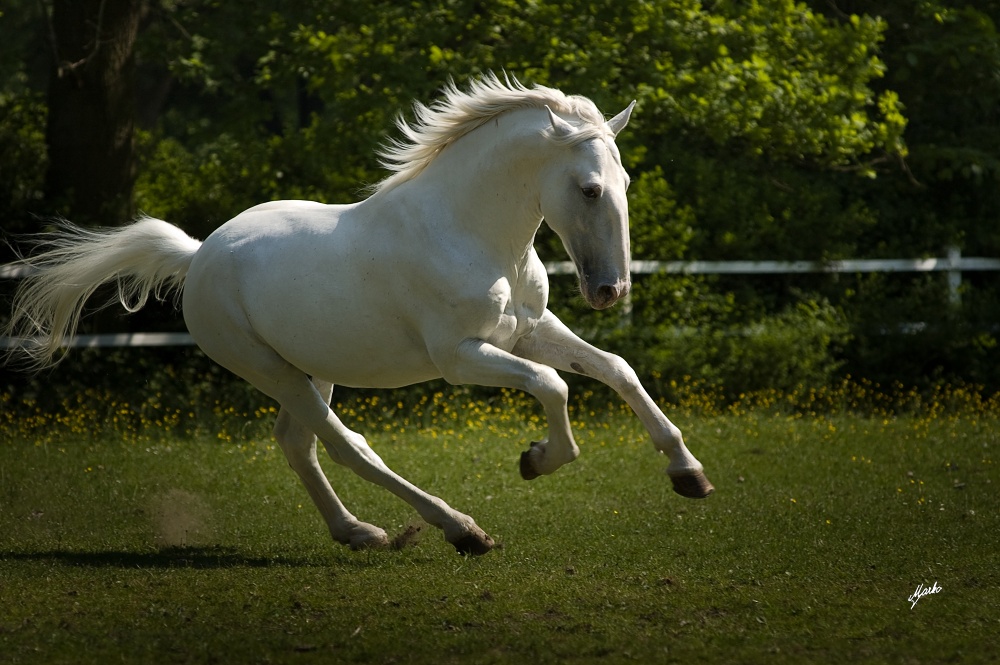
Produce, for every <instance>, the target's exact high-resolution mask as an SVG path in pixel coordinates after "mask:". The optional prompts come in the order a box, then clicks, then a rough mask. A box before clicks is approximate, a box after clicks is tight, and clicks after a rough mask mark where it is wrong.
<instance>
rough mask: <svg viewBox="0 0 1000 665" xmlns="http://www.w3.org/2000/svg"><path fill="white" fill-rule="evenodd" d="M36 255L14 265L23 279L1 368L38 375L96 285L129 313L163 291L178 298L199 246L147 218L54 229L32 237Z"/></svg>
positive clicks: (169, 226) (55, 353)
mask: <svg viewBox="0 0 1000 665" xmlns="http://www.w3.org/2000/svg"><path fill="white" fill-rule="evenodd" d="M37 241H38V248H39V249H41V250H42V251H41V252H40V253H38V254H36V255H34V256H30V257H28V258H26V259H22V260H21V261H19V262H18V264H19V265H20V266H22V267H23V269H24V271H25V272H26V273H27V275H26V276H25V277H24V278H23V279H22V280H21V283H20V285H18V288H17V291H16V292H15V294H14V307H13V312H12V315H11V320H10V322H9V323H8V324H7V325H6V326H5V330H4V331H3V332H4V333H5V334H6V336H7V337H8V344H9V346H10V348H9V349H8V354H7V355H8V360H9V361H15V362H16V361H20V362H21V363H23V364H24V365H27V366H29V367H31V368H33V369H42V368H44V367H48V366H51V365H54V364H56V363H57V362H59V360H61V359H62V356H61V354H60V353H59V351H60V349H61V348H62V346H63V344H64V342H65V341H66V340H67V338H72V337H73V335H74V334H75V333H76V328H77V325H78V324H79V322H80V314H81V312H82V311H83V306H84V303H85V302H86V301H87V299H88V298H89V297H90V296H91V295H93V293H94V291H96V290H97V288H98V287H99V286H101V285H103V284H107V283H108V282H112V281H115V282H117V283H118V295H117V298H111V300H110V301H109V302H107V303H106V305H110V304H112V303H114V302H115V301H116V300H117V301H119V302H121V304H122V305H123V306H124V307H125V309H127V310H128V311H129V312H135V311H137V310H139V309H140V308H141V307H142V306H143V305H145V304H146V300H147V299H148V298H149V294H150V293H153V294H154V295H155V296H156V297H157V298H159V297H161V295H162V294H163V293H164V292H165V291H166V292H169V291H175V292H177V293H178V294H179V293H180V291H181V288H182V286H183V284H184V278H185V277H186V276H187V271H188V267H190V265H191V259H192V258H193V257H194V254H195V252H197V251H198V248H199V247H200V246H201V243H200V242H199V241H197V240H195V239H193V238H191V237H189V236H188V235H187V234H186V233H184V232H183V231H181V230H180V229H179V228H177V227H176V226H173V225H172V224H168V223H166V222H164V221H161V220H159V219H153V218H151V217H143V218H140V219H139V220H138V221H136V222H135V223H133V224H130V225H128V226H124V227H121V228H113V229H100V230H92V229H83V228H80V227H78V226H74V225H72V224H70V223H68V222H60V223H59V228H58V230H57V231H55V232H53V233H46V234H41V235H39V236H38V237H37Z"/></svg>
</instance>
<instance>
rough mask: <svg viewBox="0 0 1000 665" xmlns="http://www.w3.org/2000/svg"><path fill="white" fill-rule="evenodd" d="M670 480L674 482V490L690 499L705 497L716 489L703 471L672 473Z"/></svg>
mask: <svg viewBox="0 0 1000 665" xmlns="http://www.w3.org/2000/svg"><path fill="white" fill-rule="evenodd" d="M670 480H671V481H672V482H673V484H674V491H675V492H677V493H678V494H680V495H681V496H685V497H687V498H689V499H704V498H705V497H706V496H708V495H709V494H711V493H712V492H714V491H715V487H713V486H712V483H710V482H708V478H706V477H705V474H704V473H703V472H701V471H695V472H694V473H684V474H678V475H676V476H674V475H671V476H670Z"/></svg>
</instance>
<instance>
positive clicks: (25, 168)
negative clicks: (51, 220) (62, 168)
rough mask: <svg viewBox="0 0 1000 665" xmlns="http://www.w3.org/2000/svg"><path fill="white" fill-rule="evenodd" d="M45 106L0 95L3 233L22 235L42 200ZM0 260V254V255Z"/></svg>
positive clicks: (38, 100)
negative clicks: (18, 233) (20, 233)
mask: <svg viewBox="0 0 1000 665" xmlns="http://www.w3.org/2000/svg"><path fill="white" fill-rule="evenodd" d="M44 124H45V104H44V103H43V102H42V100H41V98H40V97H39V96H38V95H29V94H24V95H17V96H12V97H9V98H5V97H4V96H3V95H0V155H2V156H3V157H2V158H0V211H2V213H0V214H2V215H3V217H4V224H3V229H4V231H7V232H24V231H26V230H28V229H29V228H30V226H29V221H28V220H29V218H30V214H31V213H32V212H37V211H36V210H35V209H34V208H35V207H36V206H39V205H40V203H41V198H42V181H43V178H44V175H45V134H44ZM0 256H3V253H2V252H0Z"/></svg>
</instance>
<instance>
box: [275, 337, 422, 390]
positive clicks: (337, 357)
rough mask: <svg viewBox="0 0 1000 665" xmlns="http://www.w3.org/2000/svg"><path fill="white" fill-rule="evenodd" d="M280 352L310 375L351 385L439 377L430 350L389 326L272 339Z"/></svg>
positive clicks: (380, 384)
mask: <svg viewBox="0 0 1000 665" xmlns="http://www.w3.org/2000/svg"><path fill="white" fill-rule="evenodd" d="M268 341H269V343H270V344H271V346H272V347H273V348H274V349H275V350H276V351H277V352H278V353H279V354H281V356H282V357H283V358H284V359H285V360H287V361H288V362H290V363H291V364H292V365H294V366H295V367H297V368H299V369H301V370H302V371H303V372H305V373H306V374H309V375H310V376H314V377H318V378H321V379H323V380H325V381H329V382H331V383H334V384H336V385H342V386H349V387H352V388H398V387H401V386H408V385H411V384H414V383H421V382H423V381H430V380H431V379H436V378H439V377H440V376H441V373H440V371H439V370H438V369H437V368H436V367H435V366H434V363H433V362H431V359H430V356H429V355H428V353H427V351H426V349H425V348H424V347H423V346H422V345H421V344H417V343H415V342H413V341H411V340H410V339H409V338H408V336H407V335H405V334H400V333H399V332H393V331H387V330H381V331H379V330H372V329H369V330H365V331H363V332H362V331H356V332H355V333H354V334H353V335H352V336H349V337H348V336H344V335H339V334H337V333H336V332H331V333H330V334H326V335H322V336H319V337H317V338H315V339H308V338H306V337H299V338H296V337H295V336H292V337H291V338H288V339H281V340H273V341H271V340H268Z"/></svg>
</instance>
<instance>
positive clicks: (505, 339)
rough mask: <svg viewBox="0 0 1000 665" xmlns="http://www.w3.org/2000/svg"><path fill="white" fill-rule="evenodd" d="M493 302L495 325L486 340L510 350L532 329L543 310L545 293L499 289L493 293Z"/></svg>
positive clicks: (522, 289)
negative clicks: (496, 312) (494, 306)
mask: <svg viewBox="0 0 1000 665" xmlns="http://www.w3.org/2000/svg"><path fill="white" fill-rule="evenodd" d="M493 296H494V299H493V302H494V303H495V305H496V308H497V310H498V318H497V319H495V320H496V325H495V326H494V327H493V329H492V330H491V331H490V333H489V334H487V335H484V337H485V339H486V341H488V342H489V343H490V344H493V345H494V346H496V347H499V348H501V349H504V350H506V351H510V350H511V349H513V348H514V345H515V344H516V343H517V340H519V339H520V338H521V337H523V336H524V335H526V334H528V333H530V332H531V331H532V330H534V328H535V326H536V325H537V324H538V320H539V319H540V318H541V316H542V314H543V313H544V312H545V304H546V303H545V293H544V292H539V291H538V290H536V289H530V288H529V289H524V288H514V289H509V288H506V289H500V290H499V292H496V291H495V292H494V293H493Z"/></svg>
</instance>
